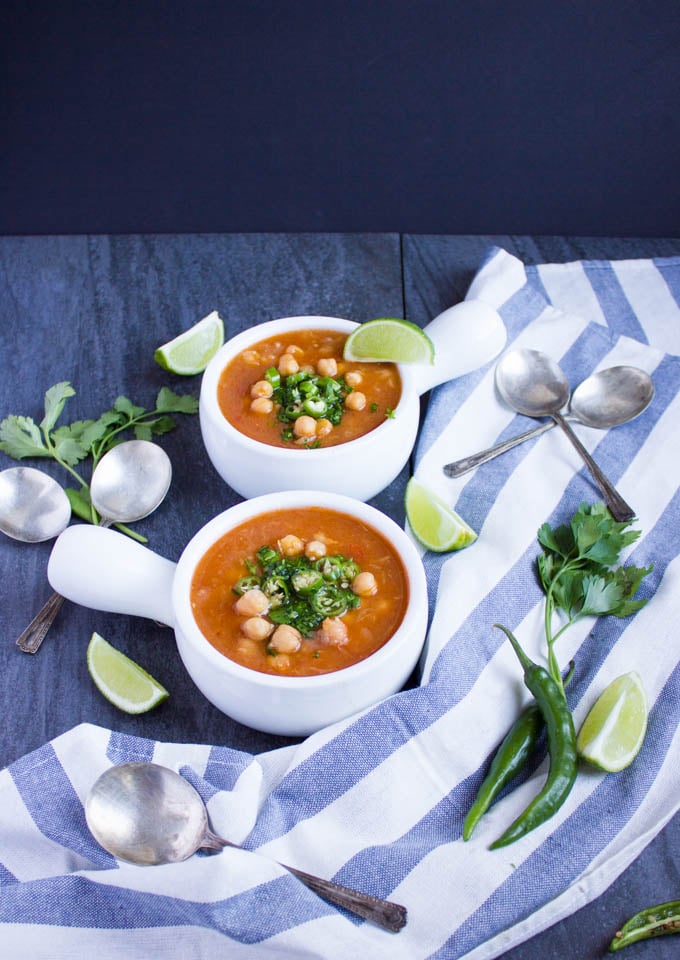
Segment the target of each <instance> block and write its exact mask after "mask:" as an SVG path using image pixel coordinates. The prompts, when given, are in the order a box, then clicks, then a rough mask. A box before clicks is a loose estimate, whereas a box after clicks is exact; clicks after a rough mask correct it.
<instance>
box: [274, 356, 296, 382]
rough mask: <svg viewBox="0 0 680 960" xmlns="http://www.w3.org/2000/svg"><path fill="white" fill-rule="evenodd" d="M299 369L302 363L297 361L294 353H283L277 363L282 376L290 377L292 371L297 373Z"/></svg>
mask: <svg viewBox="0 0 680 960" xmlns="http://www.w3.org/2000/svg"><path fill="white" fill-rule="evenodd" d="M299 369H300V364H299V363H298V362H297V360H296V359H295V357H294V356H293V354H292V353H282V354H281V356H280V357H279V362H278V364H277V370H278V371H279V373H280V374H281V376H282V377H289V376H290V375H291V373H297V372H298V370H299Z"/></svg>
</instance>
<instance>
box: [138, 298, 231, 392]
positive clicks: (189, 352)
mask: <svg viewBox="0 0 680 960" xmlns="http://www.w3.org/2000/svg"><path fill="white" fill-rule="evenodd" d="M223 343H224V324H223V322H222V318H221V317H220V315H219V314H218V312H217V310H213V312H212V313H209V314H208V316H207V317H204V318H203V319H202V320H199V321H198V323H195V324H194V325H193V327H190V328H189V329H188V330H185V331H184V333H180V334H179V336H177V337H175V338H174V340H169V341H168V342H167V343H164V344H163V346H162V347H159V348H158V349H157V350H156V352H155V353H154V355H153V357H154V360H155V361H156V363H157V364H159V365H160V366H161V367H163V369H164V370H169V371H170V373H178V374H180V375H181V376H183V377H191V376H193V375H194V374H196V373H203V371H204V370H205V368H206V367H207V366H208V363H209V361H210V360H212V358H213V357H214V356H215V354H216V353H217V351H218V350H219V349H220V347H221V346H222V344H223Z"/></svg>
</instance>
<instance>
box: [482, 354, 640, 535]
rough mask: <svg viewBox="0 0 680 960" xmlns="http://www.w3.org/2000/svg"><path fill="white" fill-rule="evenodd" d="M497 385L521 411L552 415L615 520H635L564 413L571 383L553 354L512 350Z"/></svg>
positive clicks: (500, 368)
mask: <svg viewBox="0 0 680 960" xmlns="http://www.w3.org/2000/svg"><path fill="white" fill-rule="evenodd" d="M496 387H497V389H498V392H499V394H500V395H501V397H502V398H503V400H504V401H505V402H506V403H507V404H508V406H509V407H511V408H512V409H513V410H516V411H517V412H518V413H522V414H524V415H525V416H528V417H546V416H549V417H552V418H553V420H554V421H555V423H557V425H558V426H559V427H560V428H561V429H562V430H563V431H564V433H565V434H566V436H567V437H568V438H569V441H570V442H571V444H572V446H573V447H574V449H575V450H576V451H577V452H578V453H579V455H580V456H581V459H582V460H583V462H584V463H585V464H586V466H587V467H588V469H589V471H590V474H591V476H592V478H593V480H594V481H595V483H596V484H597V486H598V488H599V490H600V492H601V494H602V496H603V498H604V501H605V503H606V504H607V507H608V508H609V511H610V513H611V515H612V516H613V517H614V519H615V520H617V521H619V522H627V521H629V520H632V519H633V517H634V516H635V511H634V510H632V508H631V507H630V506H629V505H628V504H627V503H626V501H625V500H624V499H623V497H622V496H621V495H620V494H619V493H618V492H617V491H616V490H615V488H614V487H613V485H612V484H611V483H610V481H609V480H608V479H607V477H606V476H605V475H604V473H603V472H602V470H601V469H600V468H599V467H598V465H597V464H596V463H595V461H594V460H593V458H592V457H591V455H590V454H589V453H588V451H587V450H586V448H585V447H584V446H583V444H582V443H581V441H580V440H579V439H578V437H577V436H576V434H575V433H574V431H573V430H572V429H571V427H570V426H569V424H568V423H567V421H566V420H565V418H564V417H563V416H562V414H561V413H560V411H561V409H562V407H564V406H565V404H566V403H567V401H568V399H569V392H570V391H569V383H568V382H567V378H566V377H565V375H564V373H563V372H562V370H561V368H560V367H559V366H558V365H557V364H556V363H555V361H554V360H552V359H551V357H549V356H548V355H547V354H545V353H542V352H541V351H539V350H527V349H518V350H510V351H509V352H508V353H506V354H505V356H504V357H501V359H500V361H499V362H498V364H497V366H496Z"/></svg>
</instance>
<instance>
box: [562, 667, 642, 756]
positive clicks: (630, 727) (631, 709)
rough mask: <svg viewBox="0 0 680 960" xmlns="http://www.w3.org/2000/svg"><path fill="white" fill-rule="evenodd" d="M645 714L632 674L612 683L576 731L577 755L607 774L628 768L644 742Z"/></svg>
mask: <svg viewBox="0 0 680 960" xmlns="http://www.w3.org/2000/svg"><path fill="white" fill-rule="evenodd" d="M647 714H648V707H647V696H646V694H645V690H644V687H643V685H642V680H641V679H640V677H639V675H638V674H637V673H636V672H635V671H631V672H630V673H625V674H622V676H620V677H617V678H616V679H615V680H612V682H611V683H610V684H609V685H608V686H607V687H606V688H605V690H604V691H603V692H602V693H601V694H600V696H599V697H598V698H597V700H596V701H595V703H594V705H593V706H592V707H591V709H590V711H589V713H588V715H587V717H586V719H585V720H584V722H583V725H582V727H581V729H580V730H579V734H578V737H577V740H576V746H577V749H578V752H579V755H580V756H581V757H582V758H583V759H584V760H587V761H588V763H591V764H593V766H595V767H597V768H598V769H600V770H605V771H606V772H607V773H618V772H619V771H620V770H623V769H624V768H625V767H628V766H630V764H631V763H632V762H633V760H634V759H635V757H636V756H637V755H638V753H639V752H640V748H641V747H642V743H643V741H644V738H645V733H646V731H647Z"/></svg>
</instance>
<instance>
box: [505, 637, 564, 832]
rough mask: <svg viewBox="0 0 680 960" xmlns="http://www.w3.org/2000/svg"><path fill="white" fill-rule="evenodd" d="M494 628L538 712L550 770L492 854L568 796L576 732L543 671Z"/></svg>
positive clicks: (559, 695)
mask: <svg viewBox="0 0 680 960" xmlns="http://www.w3.org/2000/svg"><path fill="white" fill-rule="evenodd" d="M496 626H497V627H498V628H499V629H500V630H502V631H503V633H505V635H506V636H507V638H508V640H509V641H510V643H511V644H512V647H513V649H514V651H515V653H516V654H517V658H518V660H519V662H520V664H521V665H522V669H523V670H524V683H525V685H526V686H527V687H528V689H529V690H530V691H531V692H532V693H533V695H534V698H535V700H536V704H537V706H538V708H539V710H540V711H541V715H542V717H543V722H544V723H545V729H546V734H547V738H548V754H549V756H550V767H549V770H548V776H547V779H546V782H545V784H544V785H543V789H542V790H541V791H540V793H539V794H538V795H537V796H536V797H534V799H533V800H532V801H531V803H530V804H529V806H528V807H527V808H526V810H524V812H523V813H521V814H520V816H519V817H518V818H517V819H516V820H515V821H514V823H512V824H511V825H510V826H509V827H508V829H507V830H506V831H505V833H504V834H503V835H502V836H500V837H499V838H498V840H496V841H495V842H494V843H492V844H491V849H492V850H495V849H497V848H498V847H505V846H507V845H508V844H509V843H514V841H515V840H519V839H520V837H523V836H525V835H526V834H527V833H529V832H530V831H531V830H535V829H536V827H539V826H540V825H541V824H543V823H545V822H546V820H549V819H550V817H552V816H553V815H554V814H555V813H556V812H557V811H558V810H559V808H560V807H561V806H562V804H563V803H564V801H565V800H566V799H567V797H568V796H569V793H570V792H571V788H572V787H573V785H574V781H575V780H576V772H577V769H578V760H577V753H576V732H575V730H574V721H573V719H572V716H571V712H570V710H569V707H568V706H567V700H566V697H565V695H564V691H563V690H561V689H560V687H559V685H558V684H557V683H556V682H555V680H554V679H553V678H552V677H551V676H550V674H549V673H548V671H547V670H546V669H545V668H544V667H541V666H539V664H537V663H534V662H533V661H532V660H530V659H529V657H528V656H527V655H526V653H525V652H524V650H522V648H521V646H520V645H519V643H518V641H517V640H516V638H515V637H514V636H513V634H512V633H511V632H510V631H509V630H507V629H506V628H505V627H503V626H501V625H500V624H496Z"/></svg>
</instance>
